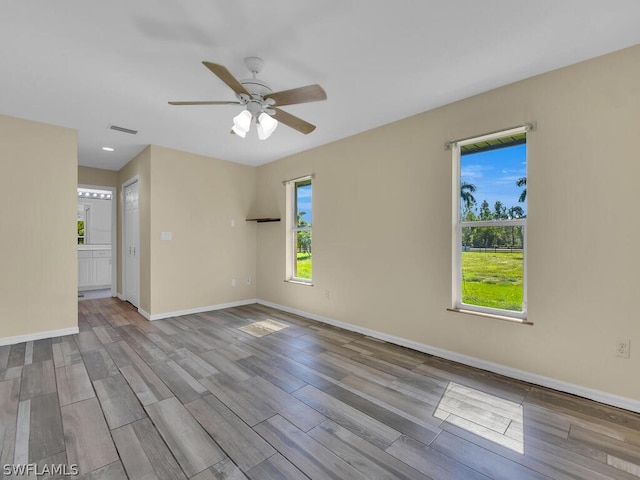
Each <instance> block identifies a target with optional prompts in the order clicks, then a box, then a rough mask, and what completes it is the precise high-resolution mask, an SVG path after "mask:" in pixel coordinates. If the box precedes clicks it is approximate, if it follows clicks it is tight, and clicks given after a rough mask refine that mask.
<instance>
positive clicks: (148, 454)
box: [112, 418, 186, 480]
mask: <svg viewBox="0 0 640 480" xmlns="http://www.w3.org/2000/svg"><path fill="white" fill-rule="evenodd" d="M112 435H113V441H114V442H115V444H116V447H117V448H118V452H119V453H120V459H121V460H122V463H123V465H124V468H125V470H126V472H127V475H128V476H129V478H131V479H136V478H158V479H162V480H180V479H186V477H185V474H184V472H183V471H182V469H181V468H180V466H179V465H178V463H177V462H176V461H175V459H174V458H173V455H172V454H171V452H170V450H169V449H168V448H167V446H166V445H165V443H164V442H163V441H162V438H160V435H159V434H158V432H157V431H156V429H155V428H154V426H153V424H152V423H151V421H150V420H149V419H148V418H145V419H142V420H138V421H137V422H134V423H131V424H129V425H125V426H123V427H120V428H118V429H116V430H114V431H113V432H112Z"/></svg>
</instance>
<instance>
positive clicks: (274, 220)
mask: <svg viewBox="0 0 640 480" xmlns="http://www.w3.org/2000/svg"><path fill="white" fill-rule="evenodd" d="M279 221H280V219H279V218H274V217H263V218H247V222H258V223H266V222H279Z"/></svg>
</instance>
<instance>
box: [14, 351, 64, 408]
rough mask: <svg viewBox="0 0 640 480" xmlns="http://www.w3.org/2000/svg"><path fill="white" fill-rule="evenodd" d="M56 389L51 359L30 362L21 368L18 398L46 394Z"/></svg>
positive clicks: (23, 398)
mask: <svg viewBox="0 0 640 480" xmlns="http://www.w3.org/2000/svg"><path fill="white" fill-rule="evenodd" d="M55 391H56V374H55V371H54V368H53V360H46V361H44V362H37V363H30V364H28V365H25V366H24V367H23V369H22V386H21V388H20V400H28V399H30V398H35V397H39V396H41V395H47V394H49V393H54V392H55Z"/></svg>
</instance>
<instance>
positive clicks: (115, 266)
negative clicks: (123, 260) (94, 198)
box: [78, 183, 118, 297]
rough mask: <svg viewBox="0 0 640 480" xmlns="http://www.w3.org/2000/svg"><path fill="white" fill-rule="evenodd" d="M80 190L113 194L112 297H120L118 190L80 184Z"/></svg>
mask: <svg viewBox="0 0 640 480" xmlns="http://www.w3.org/2000/svg"><path fill="white" fill-rule="evenodd" d="M78 188H93V189H96V190H105V191H109V192H111V296H112V297H117V296H118V206H117V203H118V198H117V195H118V188H117V187H108V186H105V185H89V184H87V183H79V184H78Z"/></svg>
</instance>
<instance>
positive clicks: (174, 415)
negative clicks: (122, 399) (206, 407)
mask: <svg viewBox="0 0 640 480" xmlns="http://www.w3.org/2000/svg"><path fill="white" fill-rule="evenodd" d="M146 409H147V413H148V414H149V417H150V418H151V420H152V421H153V423H154V424H155V426H156V428H157V429H158V432H160V435H162V438H163V439H164V441H165V442H166V443H167V445H168V446H169V448H170V449H171V451H172V452H173V454H174V455H175V457H176V459H177V460H178V463H179V464H180V466H181V467H182V469H183V470H184V472H185V473H186V474H187V476H188V477H192V476H193V475H195V474H196V473H199V472H201V471H203V470H205V469H206V468H209V467H211V466H213V465H215V464H216V463H218V462H220V461H222V460H224V459H225V457H226V456H225V454H224V453H223V452H222V450H220V447H218V445H216V443H215V442H214V441H213V440H211V437H209V435H207V433H206V432H205V431H204V430H203V428H202V427H201V426H200V424H198V422H197V421H196V420H195V419H194V418H193V416H191V414H190V413H189V412H188V411H187V409H186V408H185V407H184V406H183V405H182V404H181V403H180V401H179V400H178V399H177V398H175V397H172V398H169V399H167V400H162V401H160V402H158V403H154V404H153V405H148V406H147V407H146Z"/></svg>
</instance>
